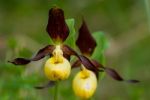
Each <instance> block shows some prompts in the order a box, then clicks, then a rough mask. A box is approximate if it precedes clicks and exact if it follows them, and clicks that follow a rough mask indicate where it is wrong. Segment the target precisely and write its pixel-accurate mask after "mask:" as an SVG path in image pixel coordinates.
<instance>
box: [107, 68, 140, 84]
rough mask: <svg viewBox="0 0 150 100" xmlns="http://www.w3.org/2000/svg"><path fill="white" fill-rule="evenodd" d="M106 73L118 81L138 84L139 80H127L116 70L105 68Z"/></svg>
mask: <svg viewBox="0 0 150 100" xmlns="http://www.w3.org/2000/svg"><path fill="white" fill-rule="evenodd" d="M104 70H105V72H106V73H107V74H108V75H109V76H111V77H112V78H113V79H115V80H117V81H125V82H129V83H138V82H139V81H138V80H125V79H123V78H122V77H121V76H120V75H119V74H118V73H117V72H116V71H115V70H114V69H112V68H107V67H105V69H104Z"/></svg>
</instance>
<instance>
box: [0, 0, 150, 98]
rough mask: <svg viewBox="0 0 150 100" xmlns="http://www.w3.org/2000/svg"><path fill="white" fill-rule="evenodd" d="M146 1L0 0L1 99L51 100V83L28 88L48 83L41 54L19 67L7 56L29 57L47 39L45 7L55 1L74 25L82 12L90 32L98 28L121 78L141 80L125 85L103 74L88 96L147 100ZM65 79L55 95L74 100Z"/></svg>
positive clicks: (111, 64)
mask: <svg viewBox="0 0 150 100" xmlns="http://www.w3.org/2000/svg"><path fill="white" fill-rule="evenodd" d="M148 1H149V0H0V100H12V99H13V100H53V99H52V98H53V90H54V89H53V88H51V89H44V90H36V89H34V88H33V87H34V86H37V85H42V84H44V83H46V82H47V79H46V78H45V76H44V74H43V64H44V62H45V60H46V58H45V59H43V60H40V61H37V62H32V63H31V64H28V65H27V66H24V67H19V66H14V65H12V64H8V63H7V61H8V60H10V59H13V58H16V57H31V56H32V55H33V54H35V52H37V50H39V49H40V48H42V47H44V46H45V45H47V44H48V43H50V38H49V37H48V34H47V33H46V31H45V28H46V25H47V20H48V10H49V9H50V8H51V7H53V6H55V5H57V6H59V7H61V8H62V9H63V10H64V11H65V16H66V18H75V20H76V22H75V25H76V26H75V27H76V30H77V29H78V28H79V27H80V24H81V19H82V17H84V19H85V20H86V22H87V24H88V27H89V29H90V31H91V32H95V31H103V32H104V33H105V36H106V37H107V40H108V41H109V47H108V48H107V50H106V52H105V55H106V66H109V67H112V68H114V69H116V70H117V71H118V72H119V73H120V74H121V75H122V76H123V77H124V78H126V79H130V78H133V79H138V80H140V81H141V82H140V83H138V84H128V83H123V82H117V81H114V80H112V79H111V78H110V77H109V76H107V75H106V76H105V77H104V78H103V79H102V80H100V81H99V85H98V88H97V91H96V94H95V96H94V98H93V99H94V100H150V61H149V60H150V31H149V30H150V27H149V24H150V23H148V18H149V16H148V14H149V13H150V11H149V9H148V8H149V6H148V5H149V4H150V3H149V2H150V1H149V2H148ZM147 12H148V13H147ZM149 19H150V18H149ZM73 74H74V73H73ZM72 76H73V75H72ZM69 80H70V81H63V82H61V85H60V91H59V99H60V100H78V98H77V97H75V95H74V94H73V91H72V88H71V80H72V77H71V78H70V79H69Z"/></svg>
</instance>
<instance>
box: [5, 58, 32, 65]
mask: <svg viewBox="0 0 150 100" xmlns="http://www.w3.org/2000/svg"><path fill="white" fill-rule="evenodd" d="M8 62H10V63H13V64H15V65H25V64H28V63H29V62H30V60H29V59H25V58H16V59H14V60H12V61H8Z"/></svg>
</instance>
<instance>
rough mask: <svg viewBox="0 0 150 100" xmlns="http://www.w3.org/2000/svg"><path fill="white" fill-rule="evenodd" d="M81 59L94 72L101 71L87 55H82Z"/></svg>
mask: <svg viewBox="0 0 150 100" xmlns="http://www.w3.org/2000/svg"><path fill="white" fill-rule="evenodd" d="M79 60H80V62H81V63H82V64H83V65H84V66H85V67H86V68H87V69H89V70H91V71H93V72H98V71H99V69H98V68H97V67H95V66H94V64H93V63H92V62H91V61H90V60H89V59H88V58H87V57H85V56H83V55H80V56H79Z"/></svg>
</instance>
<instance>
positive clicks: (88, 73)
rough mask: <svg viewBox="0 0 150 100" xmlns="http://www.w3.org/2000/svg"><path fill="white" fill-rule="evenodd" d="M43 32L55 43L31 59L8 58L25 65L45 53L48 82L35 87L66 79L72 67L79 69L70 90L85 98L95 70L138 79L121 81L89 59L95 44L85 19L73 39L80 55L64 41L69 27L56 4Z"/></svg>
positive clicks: (91, 91) (94, 80) (93, 83)
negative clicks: (71, 60)
mask: <svg viewBox="0 0 150 100" xmlns="http://www.w3.org/2000/svg"><path fill="white" fill-rule="evenodd" d="M46 31H47V32H48V34H49V36H50V38H51V39H52V40H53V42H54V44H55V45H47V46H46V47H44V48H42V49H40V50H39V51H38V53H37V54H36V55H35V56H34V57H33V58H30V59H26V58H16V59H14V60H12V61H9V62H11V63H13V64H15V65H26V64H28V63H30V62H31V61H37V60H40V59H42V58H44V57H45V56H49V57H50V58H49V59H48V60H47V61H46V63H45V66H44V73H45V76H46V77H47V78H48V79H49V83H48V84H47V85H45V86H38V87H36V88H38V89H42V88H45V87H49V86H52V85H55V83H56V82H57V81H60V80H66V79H67V78H68V77H69V75H70V73H71V70H72V69H73V68H80V72H78V73H77V75H76V76H75V78H74V80H73V90H74V92H75V94H76V95H77V96H79V97H80V98H83V99H88V98H90V97H92V95H93V94H94V92H95V90H96V88H97V80H98V74H99V72H104V71H105V72H106V73H107V74H108V75H110V76H111V77H112V78H113V79H115V80H118V81H128V82H132V83H136V82H138V81H137V80H124V79H123V78H122V77H121V76H120V75H119V74H118V73H117V72H116V71H115V70H114V69H112V68H107V67H104V66H103V65H102V64H100V63H98V62H97V61H96V60H94V59H91V55H92V53H93V51H94V49H95V47H96V45H97V43H96V41H95V39H94V38H93V37H92V35H91V33H90V32H89V30H88V28H87V25H86V23H85V21H83V23H82V25H81V27H80V29H79V35H78V39H77V40H76V45H77V47H78V48H79V49H80V51H81V54H78V53H77V52H76V51H75V50H73V49H72V48H71V47H69V46H67V45H66V44H64V41H65V40H66V39H67V37H68V35H69V28H68V26H67V24H66V22H65V18H64V12H63V10H62V9H60V8H58V7H53V8H51V9H50V11H49V19H48V25H47V28H46ZM87 43H88V44H87ZM71 56H76V57H77V60H76V61H75V62H74V63H73V64H70V58H71Z"/></svg>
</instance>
